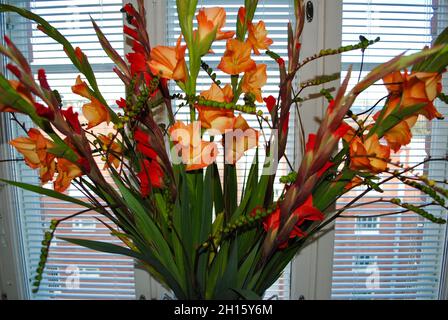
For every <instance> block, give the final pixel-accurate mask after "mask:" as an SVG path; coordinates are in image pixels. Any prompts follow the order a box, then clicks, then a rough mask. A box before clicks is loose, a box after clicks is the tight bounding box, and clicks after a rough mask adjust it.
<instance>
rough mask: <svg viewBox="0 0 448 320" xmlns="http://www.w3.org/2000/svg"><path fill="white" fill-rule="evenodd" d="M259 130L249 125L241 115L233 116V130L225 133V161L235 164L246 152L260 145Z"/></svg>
mask: <svg viewBox="0 0 448 320" xmlns="http://www.w3.org/2000/svg"><path fill="white" fill-rule="evenodd" d="M258 137H259V132H258V131H257V130H255V129H253V128H251V127H249V125H248V123H247V121H246V120H245V119H244V118H243V117H242V116H241V115H238V117H234V118H233V124H232V129H231V130H226V133H225V135H224V141H223V144H224V150H225V161H226V163H228V164H235V163H236V162H237V161H238V160H239V159H240V158H241V157H242V156H243V155H244V153H245V152H246V151H247V150H249V149H251V148H254V147H256V146H257V145H258Z"/></svg>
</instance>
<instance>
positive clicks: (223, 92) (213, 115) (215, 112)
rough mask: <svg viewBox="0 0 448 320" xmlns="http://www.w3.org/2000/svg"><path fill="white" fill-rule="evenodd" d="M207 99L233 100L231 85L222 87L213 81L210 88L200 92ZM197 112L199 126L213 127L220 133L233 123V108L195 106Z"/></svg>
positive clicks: (229, 127) (217, 100)
mask: <svg viewBox="0 0 448 320" xmlns="http://www.w3.org/2000/svg"><path fill="white" fill-rule="evenodd" d="M200 96H201V97H202V98H204V99H206V100H207V101H216V102H226V103H229V102H231V101H232V100H233V92H232V87H231V86H230V85H228V84H227V85H226V86H225V87H224V88H223V89H221V88H220V87H218V86H217V85H216V84H215V83H213V84H212V85H211V87H210V89H208V90H206V91H203V92H201V95H200ZM196 108H197V109H198V112H199V120H200V121H201V126H202V127H203V128H206V129H213V130H216V131H218V132H219V133H220V134H224V132H225V131H226V130H227V129H231V128H232V125H233V117H234V116H233V110H232V109H225V108H215V107H207V106H201V105H198V106H196Z"/></svg>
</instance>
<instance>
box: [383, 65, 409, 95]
mask: <svg viewBox="0 0 448 320" xmlns="http://www.w3.org/2000/svg"><path fill="white" fill-rule="evenodd" d="M404 81H405V79H404V77H403V74H402V73H401V71H395V72H392V73H389V74H388V75H387V76H385V77H384V78H383V82H384V85H385V86H386V88H387V91H388V92H389V93H390V94H398V95H401V92H402V91H403V84H404Z"/></svg>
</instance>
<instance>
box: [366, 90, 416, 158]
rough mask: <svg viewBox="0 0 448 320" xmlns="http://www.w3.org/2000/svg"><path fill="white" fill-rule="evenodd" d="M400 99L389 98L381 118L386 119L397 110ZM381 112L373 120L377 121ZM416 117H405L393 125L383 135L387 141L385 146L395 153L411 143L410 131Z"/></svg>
mask: <svg viewBox="0 0 448 320" xmlns="http://www.w3.org/2000/svg"><path fill="white" fill-rule="evenodd" d="M400 101H401V97H393V98H390V99H389V100H388V101H387V103H386V106H385V110H384V114H383V118H386V117H387V116H389V115H390V114H391V113H392V111H393V110H395V109H396V108H397V106H398V105H399V104H400ZM380 113H381V111H379V112H378V113H377V114H375V116H374V117H373V118H374V119H375V120H377V119H378V117H379V115H380ZM417 119H418V115H412V116H410V117H407V118H406V119H404V120H403V121H400V122H399V123H398V124H397V125H395V126H394V127H393V128H391V129H389V130H388V131H386V132H385V133H384V138H385V139H386V141H387V144H388V145H389V147H390V148H391V149H392V150H393V151H395V152H397V151H399V150H400V148H401V147H402V146H405V145H407V144H409V143H410V142H411V138H412V133H411V129H412V127H413V126H414V125H415V123H416V122H417Z"/></svg>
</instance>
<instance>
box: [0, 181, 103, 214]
mask: <svg viewBox="0 0 448 320" xmlns="http://www.w3.org/2000/svg"><path fill="white" fill-rule="evenodd" d="M0 181H1V182H4V183H7V184H10V185H12V186H15V187H19V188H22V189H25V190H28V191H31V192H34V193H38V194H42V195H45V196H48V197H51V198H55V199H59V200H62V201H66V202H71V203H74V204H77V205H80V206H83V207H86V208H90V209H92V210H94V208H95V207H94V206H92V205H91V204H89V203H86V202H84V201H81V200H78V199H76V198H73V197H70V196H68V195H66V194H63V193H60V192H57V191H54V190H51V189H46V188H42V187H39V186H35V185H32V184H28V183H23V182H17V181H11V180H5V179H0Z"/></svg>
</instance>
